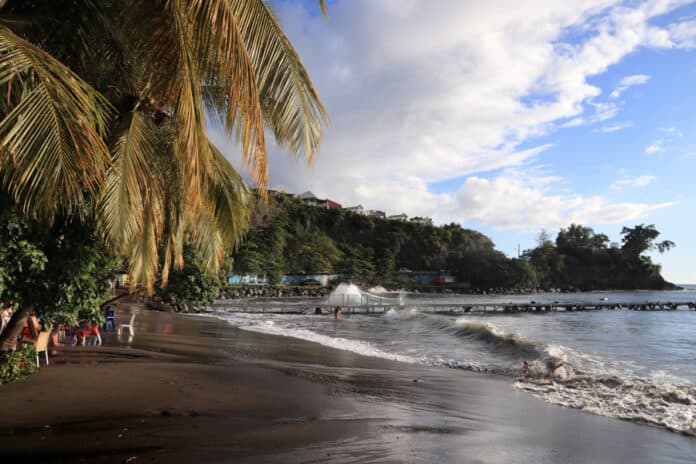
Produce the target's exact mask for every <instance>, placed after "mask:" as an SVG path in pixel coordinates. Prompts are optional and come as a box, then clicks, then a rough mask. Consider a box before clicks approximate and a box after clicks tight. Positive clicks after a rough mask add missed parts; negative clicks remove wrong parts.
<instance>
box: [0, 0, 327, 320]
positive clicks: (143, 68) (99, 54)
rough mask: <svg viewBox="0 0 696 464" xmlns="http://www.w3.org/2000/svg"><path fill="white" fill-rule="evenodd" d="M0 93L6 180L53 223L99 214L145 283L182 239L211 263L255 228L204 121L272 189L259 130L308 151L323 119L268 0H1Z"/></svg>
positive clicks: (178, 258) (244, 194)
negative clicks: (218, 130) (218, 128)
mask: <svg viewBox="0 0 696 464" xmlns="http://www.w3.org/2000/svg"><path fill="white" fill-rule="evenodd" d="M319 4H320V6H321V8H322V11H323V12H324V14H325V5H324V1H323V0H320V1H319ZM0 94H1V95H2V98H1V99H0V191H3V192H5V193H6V194H8V195H9V196H10V197H11V199H12V200H13V202H14V203H15V205H16V206H17V207H18V208H19V209H20V210H21V211H22V213H23V214H24V215H25V216H26V217H29V218H32V219H35V220H42V221H46V222H47V223H49V224H50V223H51V221H54V220H55V218H57V217H59V218H68V219H70V218H77V219H79V220H83V219H85V218H88V217H91V216H93V217H95V224H96V226H95V227H96V229H97V231H98V232H99V234H100V235H101V236H103V238H104V239H105V240H106V241H107V242H108V243H109V244H110V246H111V247H112V248H113V249H114V250H116V251H118V252H119V253H120V254H121V255H122V256H124V257H125V258H127V262H128V266H129V273H130V277H131V281H132V282H135V283H137V284H139V285H140V288H141V289H142V290H143V291H144V292H146V293H151V292H152V291H153V288H154V286H155V284H156V283H157V281H158V280H159V281H160V283H161V284H162V285H163V286H164V285H166V283H167V280H168V277H169V271H170V269H171V268H172V267H173V266H174V267H176V268H181V267H182V266H183V260H184V256H183V242H184V237H188V238H190V240H191V242H192V245H193V246H194V248H196V251H197V255H198V256H200V259H201V262H202V263H203V265H204V267H205V269H206V270H207V271H208V272H214V271H216V270H218V269H219V268H220V266H222V264H223V262H224V257H225V253H226V251H228V250H229V249H231V248H232V247H233V246H235V244H236V243H238V242H239V240H240V239H241V237H242V236H243V234H244V232H245V230H246V227H247V224H248V221H249V214H250V213H249V209H250V206H251V195H250V193H249V190H248V188H247V187H246V185H245V183H244V182H243V180H242V178H241V176H240V175H239V174H238V172H237V171H236V170H235V168H234V167H233V166H232V165H231V164H230V163H229V161H228V160H227V159H226V158H225V156H223V154H222V153H221V151H220V150H219V149H218V148H217V147H216V146H214V145H213V143H212V142H211V141H210V139H209V137H208V127H209V125H210V124H218V125H219V126H221V127H222V128H224V130H225V132H226V133H227V134H228V136H230V137H232V138H234V140H235V141H236V143H237V146H238V148H239V150H240V151H241V155H242V157H243V159H244V160H245V163H246V165H247V166H248V168H249V170H250V172H251V179H252V181H253V182H254V183H255V184H256V187H257V189H258V191H259V192H260V194H261V195H262V196H263V195H264V194H265V189H266V184H267V180H268V170H267V163H266V153H267V152H266V140H265V137H266V132H265V131H266V129H268V130H269V131H270V133H272V134H273V136H274V137H275V140H276V143H277V144H278V145H279V146H281V147H285V148H286V149H287V150H288V151H289V152H291V153H294V154H296V155H298V156H302V157H304V158H305V159H306V160H308V162H310V163H311V162H312V160H313V158H314V155H315V153H316V151H317V149H318V147H319V142H320V139H321V134H322V130H323V125H324V123H325V122H326V112H325V110H324V107H323V105H322V103H321V101H320V99H319V96H318V94H317V92H316V90H315V88H314V86H313V84H312V82H311V80H310V77H309V75H308V73H307V71H306V70H305V68H304V66H303V65H302V62H301V60H300V58H299V56H298V55H297V53H296V52H295V50H294V49H293V47H292V45H291V44H290V42H289V40H288V39H287V37H286V36H285V35H284V34H283V32H282V30H281V28H280V27H279V25H278V22H277V20H276V18H275V16H274V15H273V13H272V11H271V9H270V8H269V6H268V5H267V4H266V3H265V2H264V1H263V0H99V1H96V0H33V1H20V0H0ZM16 322H17V321H13V323H16Z"/></svg>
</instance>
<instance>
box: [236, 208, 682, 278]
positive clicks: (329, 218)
mask: <svg viewBox="0 0 696 464" xmlns="http://www.w3.org/2000/svg"><path fill="white" fill-rule="evenodd" d="M632 232H633V233H632ZM657 235H659V232H657V231H656V230H655V229H654V227H652V226H646V227H645V226H636V228H634V229H625V233H624V237H623V239H624V242H625V243H624V245H623V246H621V247H619V246H618V245H613V246H609V245H608V242H609V240H608V238H607V237H606V236H605V235H602V234H594V232H593V231H592V229H590V228H587V227H583V226H576V225H573V226H571V227H569V228H568V229H565V230H562V231H561V232H560V233H559V239H560V241H559V239H557V241H556V242H552V241H551V240H549V239H548V238H545V237H542V239H541V240H540V242H539V246H538V247H536V248H534V249H532V250H527V251H525V253H524V254H523V255H522V257H520V258H519V259H517V258H514V259H511V258H508V257H507V256H505V255H504V254H503V253H501V252H500V251H498V250H496V249H495V246H494V244H493V242H492V241H491V239H490V238H489V237H487V236H486V235H484V234H482V233H480V232H477V231H475V230H470V229H465V228H463V227H461V226H460V225H457V224H448V225H443V226H433V225H428V224H419V223H414V222H402V221H395V220H387V219H382V218H376V217H369V216H363V215H359V214H355V213H352V212H348V211H346V210H344V209H327V208H320V207H316V206H308V205H305V204H303V203H302V202H300V201H298V200H295V199H293V198H292V197H290V196H289V195H277V196H275V197H271V198H269V199H268V202H267V203H265V204H264V203H262V202H259V203H258V205H257V207H256V210H255V212H254V216H253V221H252V228H251V230H250V231H249V233H248V235H247V237H246V240H245V241H244V242H243V244H242V245H241V246H240V247H239V249H238V250H236V251H235V252H234V254H233V259H234V272H237V273H253V274H265V275H267V276H268V277H269V280H270V282H272V283H274V282H279V281H280V277H281V276H282V275H283V274H297V273H306V274H315V273H338V274H343V275H346V276H348V277H349V278H351V279H352V280H353V281H355V282H360V283H365V284H382V285H384V284H387V285H408V284H409V282H408V281H406V280H404V273H403V272H401V273H399V272H398V271H399V270H404V269H408V270H412V271H425V270H431V271H440V270H447V271H449V272H451V273H452V274H454V275H455V276H456V279H457V282H458V283H457V284H455V287H460V288H464V287H469V286H470V287H471V288H473V289H491V288H498V289H500V288H506V289H510V288H537V287H543V288H550V287H553V288H562V289H582V290H590V289H634V288H651V289H657V288H671V287H672V286H671V284H669V283H667V282H665V281H664V279H663V278H662V276H661V275H660V268H659V266H657V265H655V264H653V263H652V262H651V260H650V258H649V257H646V256H643V253H644V252H645V251H647V250H648V249H650V248H651V247H662V248H664V249H669V248H670V247H671V246H673V245H674V244H672V243H671V242H663V243H661V244H654V243H653V241H654V239H655V238H656V237H657ZM399 274H401V278H400V277H399Z"/></svg>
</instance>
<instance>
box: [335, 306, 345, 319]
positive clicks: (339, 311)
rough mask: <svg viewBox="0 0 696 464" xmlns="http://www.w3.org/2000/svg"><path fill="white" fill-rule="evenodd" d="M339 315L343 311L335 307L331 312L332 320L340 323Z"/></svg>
mask: <svg viewBox="0 0 696 464" xmlns="http://www.w3.org/2000/svg"><path fill="white" fill-rule="evenodd" d="M341 314H343V310H342V309H341V307H340V306H336V307H335V308H334V310H333V315H334V320H336V321H340V320H341Z"/></svg>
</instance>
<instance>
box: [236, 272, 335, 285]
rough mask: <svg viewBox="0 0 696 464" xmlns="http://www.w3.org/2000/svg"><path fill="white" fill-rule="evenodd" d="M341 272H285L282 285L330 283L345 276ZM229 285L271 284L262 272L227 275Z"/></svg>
mask: <svg viewBox="0 0 696 464" xmlns="http://www.w3.org/2000/svg"><path fill="white" fill-rule="evenodd" d="M344 277H345V276H343V275H341V274H329V273H319V274H285V275H283V276H282V277H281V278H280V284H281V285H329V284H330V283H331V282H332V281H334V280H338V279H341V278H344ZM227 283H228V284H229V285H244V286H246V285H250V286H254V285H269V281H268V277H267V276H266V275H260V274H251V273H243V274H232V275H230V276H228V277H227Z"/></svg>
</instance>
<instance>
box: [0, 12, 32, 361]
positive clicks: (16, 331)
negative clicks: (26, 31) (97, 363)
mask: <svg viewBox="0 0 696 464" xmlns="http://www.w3.org/2000/svg"><path fill="white" fill-rule="evenodd" d="M0 1H2V0H0ZM31 310H32V307H31V306H24V307H22V309H20V310H19V311H17V312H16V313H14V314H13V315H12V319H10V322H8V323H7V327H5V330H3V331H2V333H1V334H0V353H7V352H8V351H15V350H16V349H17V337H19V336H20V335H21V334H22V328H23V327H24V323H25V322H26V320H27V318H28V317H29V314H31Z"/></svg>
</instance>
